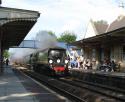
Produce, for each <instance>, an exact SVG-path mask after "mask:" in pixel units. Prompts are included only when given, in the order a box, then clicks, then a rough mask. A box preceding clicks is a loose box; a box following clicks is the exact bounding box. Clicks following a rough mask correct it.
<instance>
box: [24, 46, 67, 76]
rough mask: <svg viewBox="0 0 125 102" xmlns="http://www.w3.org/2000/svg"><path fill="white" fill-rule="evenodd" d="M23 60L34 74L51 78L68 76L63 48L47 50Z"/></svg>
mask: <svg viewBox="0 0 125 102" xmlns="http://www.w3.org/2000/svg"><path fill="white" fill-rule="evenodd" d="M25 59H26V61H28V62H27V63H29V64H30V66H31V68H32V69H33V70H34V71H35V72H38V73H41V74H46V75H52V76H53V75H54V76H55V75H68V63H69V61H68V59H67V54H66V49H64V48H60V47H54V48H47V49H44V50H42V51H38V52H36V53H33V54H30V55H29V56H27V57H26V58H25Z"/></svg>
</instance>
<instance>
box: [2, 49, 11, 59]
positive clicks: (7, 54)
mask: <svg viewBox="0 0 125 102" xmlns="http://www.w3.org/2000/svg"><path fill="white" fill-rule="evenodd" d="M9 56H10V54H9V52H8V50H4V52H3V57H4V58H9Z"/></svg>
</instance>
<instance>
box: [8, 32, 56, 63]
mask: <svg viewBox="0 0 125 102" xmlns="http://www.w3.org/2000/svg"><path fill="white" fill-rule="evenodd" d="M56 45H57V41H56V37H55V36H53V35H50V34H48V32H47V31H40V32H38V33H37V35H36V37H35V46H36V48H37V49H36V48H35V49H34V48H33V49H31V48H13V50H11V51H10V53H11V57H10V60H11V61H12V62H23V59H24V57H25V56H27V55H30V54H31V53H34V52H36V51H39V50H44V49H46V48H49V47H54V46H56Z"/></svg>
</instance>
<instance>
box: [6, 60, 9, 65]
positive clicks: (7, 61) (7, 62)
mask: <svg viewBox="0 0 125 102" xmlns="http://www.w3.org/2000/svg"><path fill="white" fill-rule="evenodd" d="M8 64H9V60H8V58H7V59H6V65H7V66H8Z"/></svg>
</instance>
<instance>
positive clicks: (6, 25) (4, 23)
mask: <svg viewBox="0 0 125 102" xmlns="http://www.w3.org/2000/svg"><path fill="white" fill-rule="evenodd" d="M39 16H40V14H39V13H38V12H37V11H29V10H22V9H15V8H6V7H0V40H1V42H2V47H3V49H8V48H9V47H11V46H18V45H19V44H20V43H21V42H22V40H23V39H24V38H25V36H26V35H27V34H28V32H29V31H30V30H31V28H32V27H33V25H34V24H35V23H36V21H37V19H38V17H39Z"/></svg>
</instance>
